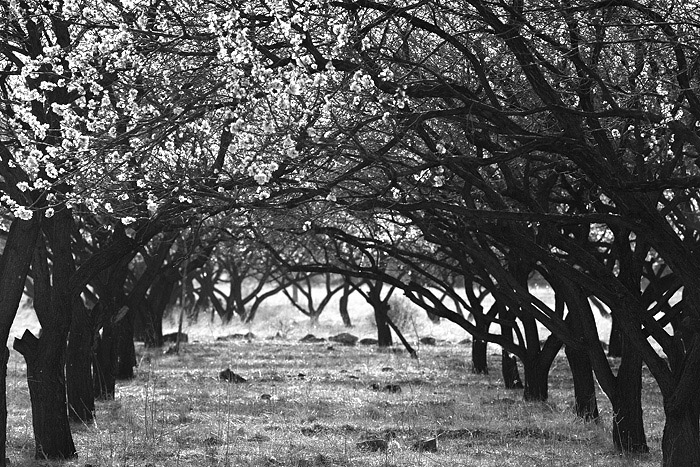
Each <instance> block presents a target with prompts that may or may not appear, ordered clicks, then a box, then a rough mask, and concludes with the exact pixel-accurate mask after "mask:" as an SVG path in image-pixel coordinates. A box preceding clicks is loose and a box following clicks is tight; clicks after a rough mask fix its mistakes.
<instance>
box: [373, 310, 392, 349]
mask: <svg viewBox="0 0 700 467" xmlns="http://www.w3.org/2000/svg"><path fill="white" fill-rule="evenodd" d="M383 306H384V304H383V303H379V304H377V305H376V306H374V320H375V321H376V323H377V340H378V341H379V343H378V345H379V347H391V346H392V344H393V343H394V342H393V339H392V337H391V328H390V327H389V323H388V322H387V320H386V310H384V309H383Z"/></svg>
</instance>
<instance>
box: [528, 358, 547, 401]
mask: <svg viewBox="0 0 700 467" xmlns="http://www.w3.org/2000/svg"><path fill="white" fill-rule="evenodd" d="M538 357H539V355H534V356H528V358H525V361H524V362H523V374H524V375H525V388H524V389H525V390H524V392H523V398H524V399H525V400H526V401H538V402H545V401H546V400H547V398H548V397H549V365H545V364H543V362H541V361H540V358H538ZM544 366H546V367H547V368H544Z"/></svg>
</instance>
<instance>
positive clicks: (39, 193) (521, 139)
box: [0, 0, 700, 467]
mask: <svg viewBox="0 0 700 467" xmlns="http://www.w3.org/2000/svg"><path fill="white" fill-rule="evenodd" d="M0 11H2V16H1V17H0V22H1V23H0V24H1V27H0V69H1V70H2V71H0V118H1V123H0V190H1V191H2V193H1V195H0V203H1V205H2V208H1V210H0V212H1V213H2V227H3V229H2V235H1V237H2V244H3V249H2V256H1V257H0V296H1V297H0V322H1V323H2V326H1V327H0V329H2V332H3V334H2V335H3V336H4V339H5V341H7V339H8V338H9V330H10V326H11V324H12V322H13V320H14V317H15V315H16V313H17V309H18V306H19V303H20V301H21V298H22V295H23V293H26V295H28V296H30V297H31V298H32V305H33V308H34V310H35V312H36V314H37V317H38V319H39V321H40V323H41V327H42V332H41V334H40V335H38V336H35V335H34V334H32V333H31V332H29V331H27V332H26V333H25V334H24V335H23V336H22V338H20V339H16V340H15V342H14V348H15V349H16V350H17V351H19V352H20V353H21V354H22V355H23V357H24V358H25V360H26V363H27V380H28V384H29V391H30V394H31V400H32V419H33V426H34V436H35V441H36V456H37V458H41V459H43V458H50V459H55V458H70V457H74V456H75V455H76V450H75V446H74V444H73V440H72V437H71V432H70V425H69V417H70V419H72V420H80V421H82V422H85V423H89V422H90V421H91V420H92V419H93V417H94V400H95V398H96V397H97V398H109V397H111V396H113V394H114V384H115V380H116V379H119V378H128V377H130V376H132V375H133V367H134V365H135V357H134V347H133V337H134V336H136V337H138V338H143V339H144V341H145V343H146V345H149V346H160V345H162V344H163V342H162V318H163V314H164V312H165V311H166V309H167V308H168V307H169V306H170V305H171V304H172V300H173V298H174V297H175V296H177V295H178V294H179V295H180V297H181V300H187V299H188V297H189V300H190V301H192V306H191V307H190V308H191V309H192V310H197V309H199V308H202V309H207V308H208V307H209V309H211V310H212V313H216V314H217V315H219V316H220V317H221V318H222V319H223V320H231V319H234V318H238V319H242V320H252V319H254V318H255V315H256V311H257V309H258V308H259V307H260V304H261V302H262V301H263V300H265V299H266V298H269V296H271V295H272V294H275V293H282V294H287V295H288V296H289V298H290V299H292V301H293V302H294V303H295V304H296V305H297V306H298V308H299V309H301V310H304V312H305V313H307V314H308V315H309V317H310V318H312V319H317V318H318V316H319V315H320V313H321V312H322V311H323V310H324V308H325V306H326V304H327V303H328V301H329V300H330V297H332V296H334V295H336V294H338V295H342V297H343V298H342V299H341V303H343V301H345V303H346V305H345V306H346V307H347V296H348V294H350V293H361V294H363V295H364V296H365V298H366V300H367V301H368V302H369V303H370V304H371V306H372V307H373V309H374V311H375V316H376V321H377V324H378V337H379V341H380V344H381V345H388V344H390V343H391V342H392V332H394V334H396V335H397V336H399V338H400V339H401V338H402V336H401V330H400V329H399V328H398V327H397V326H396V323H394V322H393V321H392V318H391V316H392V314H391V307H390V300H389V297H390V296H391V294H398V293H401V294H403V295H405V296H406V297H407V298H408V299H409V300H411V302H413V303H414V304H415V305H416V306H418V307H421V308H422V309H424V310H425V311H426V312H429V313H430V315H431V316H433V317H438V318H440V319H446V320H450V321H452V322H454V323H456V324H458V325H459V326H461V327H462V328H463V329H465V331H466V332H468V333H469V334H471V335H472V336H473V352H472V359H473V362H472V367H473V371H475V372H477V373H485V372H487V371H489V369H488V367H487V365H486V362H485V349H486V347H485V345H486V343H494V344H498V345H499V346H501V347H502V349H503V352H504V353H503V365H504V368H503V372H504V375H510V376H508V377H507V378H506V381H510V384H515V382H516V381H517V380H519V377H518V378H516V377H515V375H514V373H513V371H514V370H515V371H517V367H516V368H513V364H514V362H515V360H513V359H512V358H511V355H512V356H515V357H516V360H517V361H519V362H520V363H521V364H522V372H523V386H524V387H523V396H524V397H525V398H526V399H528V400H539V401H543V400H546V399H547V397H548V375H549V370H550V367H551V365H552V362H553V361H554V358H555V357H556V355H557V353H558V352H559V351H560V349H562V348H564V351H565V354H566V357H567V360H568V362H569V365H570V367H571V370H572V375H573V377H574V386H575V391H574V392H575V394H574V398H575V407H576V411H577V414H578V415H579V416H581V417H582V418H584V419H587V420H597V419H598V408H597V402H596V400H595V387H594V383H595V381H597V383H598V384H599V385H600V387H601V389H602V390H603V392H604V394H605V396H606V397H607V398H608V399H609V400H610V402H611V404H612V406H613V412H614V414H615V417H614V420H613V430H612V434H613V442H614V443H615V446H616V447H617V448H618V449H620V450H621V451H623V452H646V451H647V450H648V447H647V442H646V436H645V433H644V428H643V423H642V406H641V398H642V387H641V374H642V373H641V372H642V365H646V367H647V368H648V369H649V371H650V373H651V374H652V376H653V378H654V380H655V382H656V384H657V385H658V387H659V390H660V392H661V394H662V397H663V401H664V411H665V427H664V433H663V440H662V449H663V464H664V465H665V466H674V467H676V466H680V467H684V466H695V465H699V464H700V433H699V428H698V426H699V419H700V393H699V392H698V391H697V382H698V381H700V284H699V283H698V281H700V261H699V260H698V257H697V256H698V253H697V251H698V248H697V247H698V241H700V224H698V222H697V219H698V213H699V212H700V196H699V195H700V173H699V172H700V169H699V168H698V167H699V165H698V157H699V156H700V132H699V131H698V127H700V97H699V96H698V94H697V93H696V90H697V89H698V88H699V87H700V80H699V79H698V75H699V74H700V67H699V65H698V64H700V56H699V55H698V43H700V26H698V25H699V24H700V22H698V18H697V12H696V8H695V6H694V4H692V3H690V4H680V3H677V2H671V1H661V2H656V3H653V4H648V5H647V4H643V3H640V2H636V1H632V0H611V1H601V2H586V1H570V2H563V3H559V2H550V1H546V0H536V1H530V2H524V1H519V0H514V1H512V2H499V3H493V2H483V1H479V0H464V1H437V0H430V1H422V2H404V1H397V2H373V1H368V0H360V1H344V0H338V1H333V2H328V1H312V2H278V1H272V0H270V1H262V2H249V1H237V0H232V1H227V2H219V3H212V2H204V1H201V2H200V1H194V2H190V1H187V2H185V1H181V0H175V1H169V2H166V1H149V2H145V1H144V2H142V1H134V2H124V3H122V2H119V1H108V2H103V1H101V0H89V1H87V2H84V5H82V6H81V7H80V8H78V7H76V6H75V4H74V3H72V2H59V3H52V2H39V1H35V0H27V1H24V2H12V1H2V2H0ZM535 276H536V277H538V278H540V280H542V281H544V282H545V283H546V284H547V285H548V286H549V287H551V288H552V290H553V291H554V292H555V294H556V303H555V304H554V306H549V305H547V304H545V303H543V302H542V301H541V300H539V299H538V298H537V297H535V296H534V295H533V294H532V293H531V291H530V290H529V287H528V283H529V281H530V280H531V279H532V277H535ZM312 278H313V279H312ZM320 278H324V280H325V284H326V286H325V289H326V298H325V299H324V300H323V301H321V302H313V299H312V297H311V295H310V294H307V293H306V289H304V287H307V286H308V287H311V285H312V282H311V281H312V280H313V281H318V280H320ZM246 281H248V282H246ZM255 281H257V286H255V287H253V288H252V289H246V288H245V287H243V286H242V284H244V282H245V283H251V282H255ZM224 282H226V283H227V285H226V287H222V286H221V284H222V283H224ZM455 284H463V286H464V287H463V288H464V289H467V290H468V291H467V292H465V293H464V294H460V293H459V292H457V289H458V288H457V287H455ZM268 286H269V287H272V288H267V289H264V287H268ZM459 288H460V289H461V288H462V287H459ZM295 291H296V292H295ZM181 292H182V293H181ZM188 294H189V295H188ZM266 294H269V295H266ZM486 296H490V297H491V298H492V299H493V305H492V306H489V307H485V306H484V298H485V297H486ZM302 298H305V299H306V303H304V300H302ZM183 305H184V304H183ZM596 309H604V310H605V311H606V313H609V315H610V317H611V319H612V320H613V323H614V325H613V329H614V332H615V333H614V335H613V336H612V337H611V338H610V341H609V343H610V347H611V348H610V349H609V350H610V353H611V354H613V355H619V357H620V365H619V367H617V368H616V371H614V369H613V367H612V366H611V363H610V361H609V360H608V358H607V356H606V355H605V349H604V348H603V346H602V345H601V343H600V340H599V337H598V330H597V328H596V324H595V320H594V311H595V310H596ZM341 312H343V313H344V320H345V322H346V324H347V325H350V324H351V321H350V317H349V315H348V313H347V308H345V310H344V311H343V310H341ZM538 323H539V324H541V325H543V326H545V327H546V328H547V329H548V330H549V331H550V333H551V334H550V335H549V337H547V339H545V340H544V342H541V341H540V336H539V334H538ZM391 329H393V331H392V330H391ZM495 329H497V330H498V331H495ZM652 341H653V345H652ZM3 349H4V350H3V355H2V359H1V360H0V362H1V363H2V365H3V367H2V368H1V369H0V370H1V371H0V374H1V375H3V376H2V381H1V383H2V384H1V385H0V399H1V400H0V414H1V415H2V417H1V419H0V425H1V427H2V430H1V433H2V435H1V436H0V449H1V450H2V452H0V464H2V465H5V444H6V430H5V426H6V421H7V407H6V393H5V391H6V387H5V374H6V368H7V359H8V356H9V350H8V349H6V348H5V347H3ZM91 362H92V365H91ZM93 367H94V368H93ZM64 394H65V395H66V396H65V397H64V396H63V395H64Z"/></svg>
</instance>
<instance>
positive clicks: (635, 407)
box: [610, 342, 649, 453]
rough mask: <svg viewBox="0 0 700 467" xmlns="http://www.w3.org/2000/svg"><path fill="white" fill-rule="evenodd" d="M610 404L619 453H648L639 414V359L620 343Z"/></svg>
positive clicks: (640, 414) (640, 411)
mask: <svg viewBox="0 0 700 467" xmlns="http://www.w3.org/2000/svg"><path fill="white" fill-rule="evenodd" d="M610 402H611V403H612V410H613V443H615V447H616V448H617V449H619V450H620V451H622V452H629V453H633V452H641V453H644V452H649V447H648V446H647V439H646V435H645V434H644V419H643V415H642V358H641V357H640V356H639V354H638V353H637V352H636V351H635V349H633V348H632V346H631V344H629V343H627V342H623V345H622V359H621V361H620V368H619V369H618V370H617V378H616V387H615V392H614V394H613V397H612V398H611V400H610Z"/></svg>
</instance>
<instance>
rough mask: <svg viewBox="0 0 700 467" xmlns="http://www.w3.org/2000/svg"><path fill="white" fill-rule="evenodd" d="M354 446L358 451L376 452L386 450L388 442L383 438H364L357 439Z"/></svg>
mask: <svg viewBox="0 0 700 467" xmlns="http://www.w3.org/2000/svg"><path fill="white" fill-rule="evenodd" d="M355 446H356V447H357V449H359V450H360V451H371V452H377V451H386V449H387V447H388V446H389V443H388V442H387V440H385V439H379V438H376V439H366V440H364V441H358V442H357V443H356V444H355Z"/></svg>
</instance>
